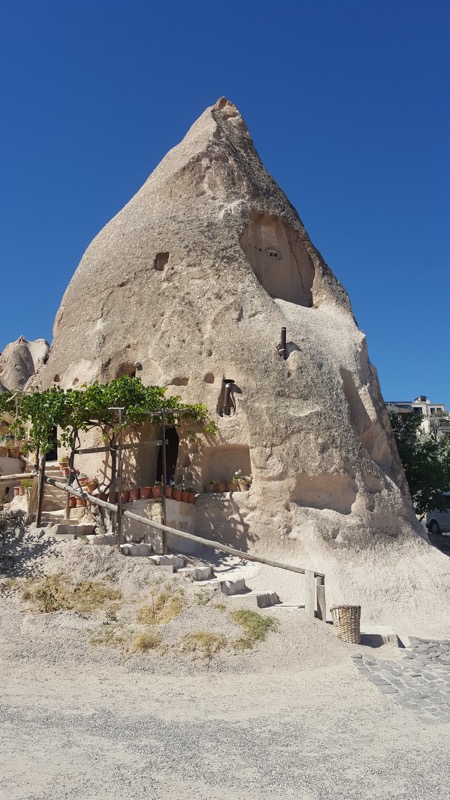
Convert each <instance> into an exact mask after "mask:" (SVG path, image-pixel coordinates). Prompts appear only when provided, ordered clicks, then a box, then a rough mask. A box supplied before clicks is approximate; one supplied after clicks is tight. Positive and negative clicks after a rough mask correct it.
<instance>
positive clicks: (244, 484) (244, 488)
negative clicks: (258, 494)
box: [239, 481, 250, 492]
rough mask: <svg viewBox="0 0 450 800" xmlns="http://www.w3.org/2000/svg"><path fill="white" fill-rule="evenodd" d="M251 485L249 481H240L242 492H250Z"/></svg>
mask: <svg viewBox="0 0 450 800" xmlns="http://www.w3.org/2000/svg"><path fill="white" fill-rule="evenodd" d="M249 488H250V484H249V483H247V481H239V489H240V491H241V492H248V490H249Z"/></svg>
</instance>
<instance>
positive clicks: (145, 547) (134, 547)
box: [120, 543, 153, 556]
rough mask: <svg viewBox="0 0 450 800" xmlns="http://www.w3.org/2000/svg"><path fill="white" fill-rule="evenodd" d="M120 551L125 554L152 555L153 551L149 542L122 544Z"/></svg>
mask: <svg viewBox="0 0 450 800" xmlns="http://www.w3.org/2000/svg"><path fill="white" fill-rule="evenodd" d="M120 552H121V553H123V554H124V555H125V556H150V555H151V554H152V552H153V549H152V547H151V545H149V544H132V543H127V544H121V545H120Z"/></svg>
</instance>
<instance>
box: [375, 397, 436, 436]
mask: <svg viewBox="0 0 450 800" xmlns="http://www.w3.org/2000/svg"><path fill="white" fill-rule="evenodd" d="M386 408H387V410H388V411H389V413H394V414H420V415H421V417H422V424H421V427H422V430H423V431H425V433H432V434H435V435H436V436H437V438H438V439H443V438H444V436H448V435H450V413H449V412H448V411H447V409H446V407H445V405H444V403H432V402H431V401H430V399H429V398H428V397H426V396H425V395H423V394H422V395H420V397H416V399H415V400H389V401H386Z"/></svg>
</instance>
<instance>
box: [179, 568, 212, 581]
mask: <svg viewBox="0 0 450 800" xmlns="http://www.w3.org/2000/svg"><path fill="white" fill-rule="evenodd" d="M178 574H179V575H182V576H183V577H184V578H188V580H191V581H207V580H209V579H210V578H213V577H214V573H213V571H212V567H185V568H184V569H179V570H178Z"/></svg>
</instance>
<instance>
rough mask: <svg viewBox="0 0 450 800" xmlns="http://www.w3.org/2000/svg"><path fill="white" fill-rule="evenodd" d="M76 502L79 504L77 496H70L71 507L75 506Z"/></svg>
mask: <svg viewBox="0 0 450 800" xmlns="http://www.w3.org/2000/svg"><path fill="white" fill-rule="evenodd" d="M76 504H77V498H76V497H69V508H75V506H76Z"/></svg>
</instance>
